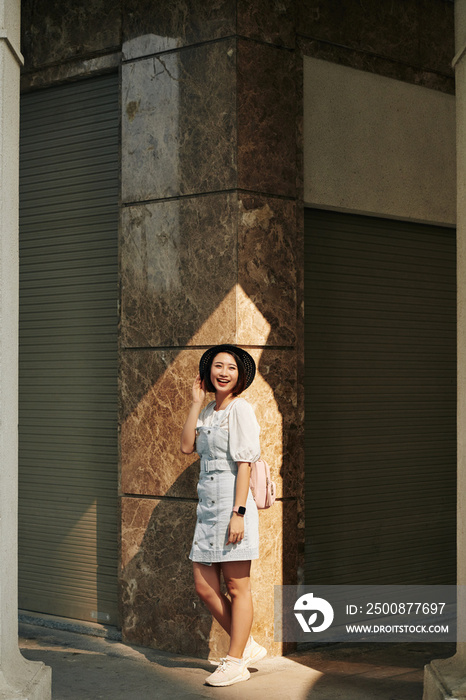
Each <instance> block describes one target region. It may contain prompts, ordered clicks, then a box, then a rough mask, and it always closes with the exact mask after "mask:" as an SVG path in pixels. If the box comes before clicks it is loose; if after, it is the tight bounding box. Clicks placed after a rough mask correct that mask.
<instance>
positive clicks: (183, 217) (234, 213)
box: [120, 0, 303, 657]
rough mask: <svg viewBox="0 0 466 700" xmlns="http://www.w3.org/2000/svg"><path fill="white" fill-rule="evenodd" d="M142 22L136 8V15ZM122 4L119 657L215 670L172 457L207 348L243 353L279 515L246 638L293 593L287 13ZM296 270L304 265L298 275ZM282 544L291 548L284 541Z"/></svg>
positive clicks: (293, 345)
mask: <svg viewBox="0 0 466 700" xmlns="http://www.w3.org/2000/svg"><path fill="white" fill-rule="evenodd" d="M146 5H147V7H146ZM215 5H216V7H215V8H213V7H212V5H211V4H210V3H207V4H206V3H203V2H201V1H200V0H197V1H195V2H190V3H189V12H188V11H186V3H184V2H179V3H168V2H161V3H157V5H156V6H154V5H153V3H150V13H149V12H148V8H149V5H148V4H147V3H144V2H142V1H138V0H131V2H129V7H127V8H126V12H125V19H124V26H123V34H124V44H123V57H124V60H123V66H122V215H121V272H122V278H121V312H122V320H121V374H120V382H121V384H120V385H121V392H120V393H121V410H120V424H121V474H120V475H121V480H120V484H121V518H122V520H121V570H120V582H121V611H122V626H123V635H124V639H125V640H126V641H130V642H135V643H141V644H145V645H148V646H153V647H156V648H161V649H167V650H171V651H177V652H182V653H189V654H196V655H199V656H207V655H212V656H214V657H218V655H219V654H222V653H224V652H225V650H226V643H227V642H226V639H225V636H224V635H223V634H222V633H221V631H220V630H219V629H218V628H217V626H215V625H212V621H211V617H210V615H209V614H208V612H207V611H206V610H205V609H204V607H203V605H202V604H201V603H200V602H199V601H198V600H197V598H196V594H195V593H194V590H193V584H192V573H191V563H190V561H189V560H188V553H189V549H190V546H191V538H192V531H193V528H194V520H195V508H196V489H195V486H196V482H197V475H198V468H199V464H198V460H197V459H196V456H195V455H193V456H185V455H182V454H181V453H180V451H179V435H180V431H181V427H182V425H183V422H184V418H185V415H186V411H187V408H188V405H189V397H190V386H191V383H192V380H193V378H194V376H195V374H196V372H197V364H198V360H199V357H200V355H201V353H202V349H203V348H205V347H208V346H210V345H213V344H216V343H220V342H232V343H237V344H240V345H242V346H244V347H247V348H249V349H250V351H251V353H252V354H253V355H254V356H255V358H256V361H257V364H258V377H257V380H256V381H255V382H254V384H253V386H252V387H251V388H250V390H249V391H248V394H247V397H248V399H249V400H250V401H251V402H252V403H253V405H254V406H255V408H256V411H257V415H258V418H259V421H260V423H261V427H262V449H263V454H264V456H265V457H266V459H267V460H268V461H269V463H270V464H271V466H272V468H273V472H274V478H275V479H276V481H277V482H278V484H279V497H280V499H279V502H278V503H277V504H276V505H275V506H274V507H273V509H272V510H271V511H268V512H265V511H264V512H262V513H261V517H260V528H261V558H260V560H259V561H258V562H255V563H254V565H253V588H254V597H255V626H254V634H255V636H256V637H257V639H258V640H259V641H260V642H261V643H264V644H265V645H266V646H267V647H268V648H269V651H270V652H271V653H273V654H279V653H281V652H282V647H281V645H280V644H278V643H275V642H274V641H273V591H274V588H273V586H274V584H280V583H282V582H287V583H294V582H295V578H296V570H297V508H296V495H297V493H298V492H299V484H300V483H302V469H303V465H302V463H301V461H300V460H299V459H297V458H296V455H298V454H300V450H299V449H298V447H299V433H300V425H299V420H298V417H297V415H298V412H297V327H296V316H297V291H296V287H297V273H296V267H297V260H296V197H297V193H296V180H297V176H296V170H297V168H296V161H297V146H296V126H295V125H296V84H295V82H296V70H295V61H296V59H295V52H294V32H295V27H294V15H293V6H294V3H293V2H291V0H289V1H285V2H283V3H280V4H279V6H278V5H277V6H276V7H275V6H274V7H273V8H271V6H270V4H269V3H266V2H259V1H256V2H253V3H251V2H245V1H244V2H243V1H240V0H238V2H233V1H231V2H228V1H225V2H221V3H216V4H215ZM299 262H300V261H299ZM284 538H286V547H284V546H283V540H284Z"/></svg>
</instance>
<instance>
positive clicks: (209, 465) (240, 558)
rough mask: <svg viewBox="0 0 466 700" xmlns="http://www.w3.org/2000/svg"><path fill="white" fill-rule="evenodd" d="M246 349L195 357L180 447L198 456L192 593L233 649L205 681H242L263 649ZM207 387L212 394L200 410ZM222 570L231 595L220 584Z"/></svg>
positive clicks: (254, 433) (220, 348)
mask: <svg viewBox="0 0 466 700" xmlns="http://www.w3.org/2000/svg"><path fill="white" fill-rule="evenodd" d="M255 373H256V365H255V362H254V360H253V358H252V357H251V355H250V354H249V353H248V352H246V351H245V350H243V349H242V348H238V347H236V346H235V345H216V346H215V347H212V348H210V349H209V350H207V351H206V352H205V353H204V354H203V356H202V357H201V361H200V363H199V374H198V376H197V377H196V379H195V381H194V385H193V390H192V405H191V408H190V411H189V414H188V418H187V420H186V423H185V425H184V428H183V432H182V435H181V451H182V452H184V453H185V454H191V453H192V452H194V451H195V450H196V451H197V452H198V454H199V455H200V457H201V470H200V476H199V483H198V487H197V490H198V495H199V504H198V507H197V523H196V529H195V532H194V538H193V545H192V548H191V553H190V555H189V557H190V559H191V560H192V561H193V570H194V583H195V587H196V592H197V594H198V595H199V597H200V598H201V600H203V601H204V603H205V604H206V605H207V607H208V609H209V610H210V612H211V613H212V615H213V616H214V617H215V619H216V620H217V621H218V622H219V623H220V625H221V626H222V627H223V629H224V630H225V631H226V632H227V633H228V634H229V635H230V648H229V650H228V654H227V656H226V658H224V659H222V660H221V663H220V665H219V666H218V668H217V670H216V671H215V672H214V673H212V674H211V675H210V676H209V677H208V678H206V683H207V684H208V685H215V686H224V685H232V684H233V683H238V682H239V681H247V680H248V678H249V676H250V673H249V671H248V664H251V663H254V662H256V661H259V660H260V659H262V658H264V656H265V655H266V653H267V652H266V650H265V648H264V647H262V646H260V644H258V643H257V642H256V641H254V639H253V638H252V637H251V636H250V631H251V626H252V618H253V607H252V596H251V585H250V570H251V560H252V559H257V558H258V556H259V518H258V513H257V508H256V504H255V503H254V499H253V497H252V494H251V491H250V489H249V477H250V463H251V462H255V461H257V460H258V459H259V457H260V445H259V431H260V428H259V425H258V423H257V420H256V416H255V414H254V411H253V409H252V407H251V406H250V404H249V403H248V402H247V401H246V400H245V399H242V398H238V397H239V395H240V394H241V392H242V391H244V390H245V389H246V388H247V387H248V386H249V385H250V384H251V382H252V380H253V379H254V375H255ZM206 392H214V393H215V400H214V401H211V402H210V403H209V404H208V405H207V406H206V408H205V409H204V410H203V411H201V407H202V404H203V401H204V399H205V395H206ZM221 573H222V574H223V578H224V580H225V584H226V586H227V589H228V593H229V596H230V597H229V598H228V597H227V596H225V595H224V594H223V593H222V591H221V586H220V574H221Z"/></svg>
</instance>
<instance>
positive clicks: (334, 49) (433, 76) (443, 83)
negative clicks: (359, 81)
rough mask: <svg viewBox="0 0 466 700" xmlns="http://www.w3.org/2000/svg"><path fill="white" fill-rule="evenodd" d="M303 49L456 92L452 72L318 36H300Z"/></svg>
mask: <svg viewBox="0 0 466 700" xmlns="http://www.w3.org/2000/svg"><path fill="white" fill-rule="evenodd" d="M298 44H299V49H300V51H301V53H302V55H303V56H310V57H312V58H319V59H321V60H322V61H330V62H331V63H338V64H340V65H342V66H348V67H349V68H356V69H358V70H363V71H367V72H368V73H375V74H376V75H384V76H385V77H386V78H393V79H394V80H402V81H403V82H405V83H413V84H414V85H422V86H423V87H426V88H429V89H430V90H438V91H439V92H445V93H448V94H450V95H454V94H455V79H454V77H453V76H452V75H447V74H445V75H444V74H441V73H439V72H438V71H435V70H427V69H423V68H422V67H420V66H419V65H415V66H410V65H408V64H405V63H399V62H397V61H393V60H391V59H389V58H383V57H380V56H376V55H374V54H370V53H365V52H363V51H357V50H356V49H348V48H347V47H345V46H339V45H336V44H331V43H329V42H326V41H319V40H316V39H306V38H305V37H299V38H298Z"/></svg>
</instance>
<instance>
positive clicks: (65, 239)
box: [19, 75, 119, 624]
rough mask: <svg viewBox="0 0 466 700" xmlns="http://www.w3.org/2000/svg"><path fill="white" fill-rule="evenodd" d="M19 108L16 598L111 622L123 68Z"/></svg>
mask: <svg viewBox="0 0 466 700" xmlns="http://www.w3.org/2000/svg"><path fill="white" fill-rule="evenodd" d="M21 114H22V119H21V152H20V426H19V428H20V430H19V435H20V474H19V489H20V501H19V602H20V606H21V607H22V608H24V609H30V610H35V611H38V612H42V613H47V614H53V615H59V616H64V617H71V618H73V617H74V618H78V619H83V620H94V621H95V620H96V611H101V612H104V613H105V615H106V616H107V617H105V620H106V621H107V622H109V623H111V624H118V615H117V536H118V535H117V530H118V527H117V525H118V523H117V498H118V492H117V483H118V476H117V462H118V452H117V408H116V407H117V360H118V354H117V322H118V318H117V299H118V291H117V290H118V250H117V232H118V197H119V181H118V178H119V156H118V142H119V132H118V130H119V126H118V114H119V105H118V77H117V76H116V75H109V76H103V77H99V78H95V79H91V80H83V81H80V82H77V83H74V84H70V85H63V86H60V87H55V88H50V89H46V90H42V91H36V92H33V93H29V94H26V95H24V96H23V99H22V112H21ZM98 601H99V603H98Z"/></svg>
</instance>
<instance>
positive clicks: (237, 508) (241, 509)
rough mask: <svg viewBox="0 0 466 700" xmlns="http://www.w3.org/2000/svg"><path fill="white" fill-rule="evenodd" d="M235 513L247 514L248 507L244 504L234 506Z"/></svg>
mask: <svg viewBox="0 0 466 700" xmlns="http://www.w3.org/2000/svg"><path fill="white" fill-rule="evenodd" d="M233 513H238V515H241V516H244V515H246V508H245V507H244V506H234V508H233Z"/></svg>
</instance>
